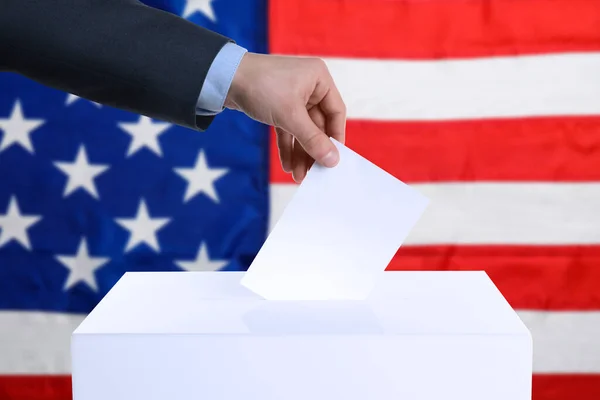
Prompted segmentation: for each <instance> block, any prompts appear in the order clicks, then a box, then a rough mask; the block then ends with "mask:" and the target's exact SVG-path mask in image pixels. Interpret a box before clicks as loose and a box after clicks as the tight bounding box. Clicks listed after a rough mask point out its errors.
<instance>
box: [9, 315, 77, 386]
mask: <svg viewBox="0 0 600 400" xmlns="http://www.w3.org/2000/svg"><path fill="white" fill-rule="evenodd" d="M83 318H84V317H83V316H81V315H70V314H59V313H43V312H11V311H1V312H0V375H2V374H68V373H70V371H71V351H70V346H71V333H72V332H73V331H74V330H75V328H77V326H78V325H79V324H80V323H81V321H83Z"/></svg>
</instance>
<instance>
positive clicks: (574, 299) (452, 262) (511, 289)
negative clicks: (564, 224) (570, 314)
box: [387, 245, 600, 311]
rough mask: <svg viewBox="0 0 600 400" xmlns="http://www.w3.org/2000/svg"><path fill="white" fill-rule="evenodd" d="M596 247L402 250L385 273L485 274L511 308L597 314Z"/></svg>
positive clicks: (599, 255)
mask: <svg viewBox="0 0 600 400" xmlns="http://www.w3.org/2000/svg"><path fill="white" fill-rule="evenodd" d="M599 266H600V246H507V245H503V246H465V245H463V246H452V245H450V246H403V247H401V248H400V249H399V250H398V252H397V254H396V256H395V257H394V258H393V259H392V261H391V262H390V264H389V265H388V267H387V269H388V270H391V271H401V270H427V271H429V270H473V271H481V270H483V271H486V273H487V274H488V275H489V276H490V278H491V279H492V281H494V283H495V284H496V286H498V289H499V290H500V291H501V292H502V294H503V295H504V296H505V297H506V299H507V300H508V302H509V303H510V305H511V306H512V307H513V308H518V309H529V310H532V309H533V310H536V309H537V310H553V311H559V310H562V311H572V310H600V290H598V282H600V268H599Z"/></svg>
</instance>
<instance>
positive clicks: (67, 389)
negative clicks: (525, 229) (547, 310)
mask: <svg viewBox="0 0 600 400" xmlns="http://www.w3.org/2000/svg"><path fill="white" fill-rule="evenodd" d="M574 393H577V396H576V398H577V400H597V399H598V398H600V375H595V374H534V375H533V396H532V400H564V399H571V398H573V394H574ZM0 398H2V399H36V400H71V399H72V391H71V377H70V376H51V375H48V376H0Z"/></svg>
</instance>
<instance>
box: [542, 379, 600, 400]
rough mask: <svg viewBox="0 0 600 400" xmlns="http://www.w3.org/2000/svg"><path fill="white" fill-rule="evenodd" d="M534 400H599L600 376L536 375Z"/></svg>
mask: <svg viewBox="0 0 600 400" xmlns="http://www.w3.org/2000/svg"><path fill="white" fill-rule="evenodd" d="M532 399H533V400H598V399H600V375H534V376H533V396H532Z"/></svg>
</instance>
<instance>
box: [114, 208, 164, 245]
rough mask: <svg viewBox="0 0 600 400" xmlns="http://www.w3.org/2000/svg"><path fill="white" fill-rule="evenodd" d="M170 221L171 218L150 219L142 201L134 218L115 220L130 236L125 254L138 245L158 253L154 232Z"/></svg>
mask: <svg viewBox="0 0 600 400" xmlns="http://www.w3.org/2000/svg"><path fill="white" fill-rule="evenodd" d="M170 220H171V218H150V215H149V214H148V207H146V202H145V201H144V199H142V200H141V201H140V206H139V208H138V211H137V215H136V216H135V218H118V219H116V221H117V223H118V224H119V225H121V226H123V227H124V228H125V229H127V230H128V231H129V232H130V234H131V236H130V237H129V241H128V243H127V247H126V248H125V252H128V251H129V250H131V249H132V248H134V247H135V246H137V245H138V244H139V243H146V244H147V245H148V246H150V247H151V248H152V249H154V250H155V251H157V252H158V251H160V246H159V245H158V239H157V238H156V232H157V231H158V230H160V229H161V228H162V227H163V226H165V225H166V224H168V223H169V221H170Z"/></svg>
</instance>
